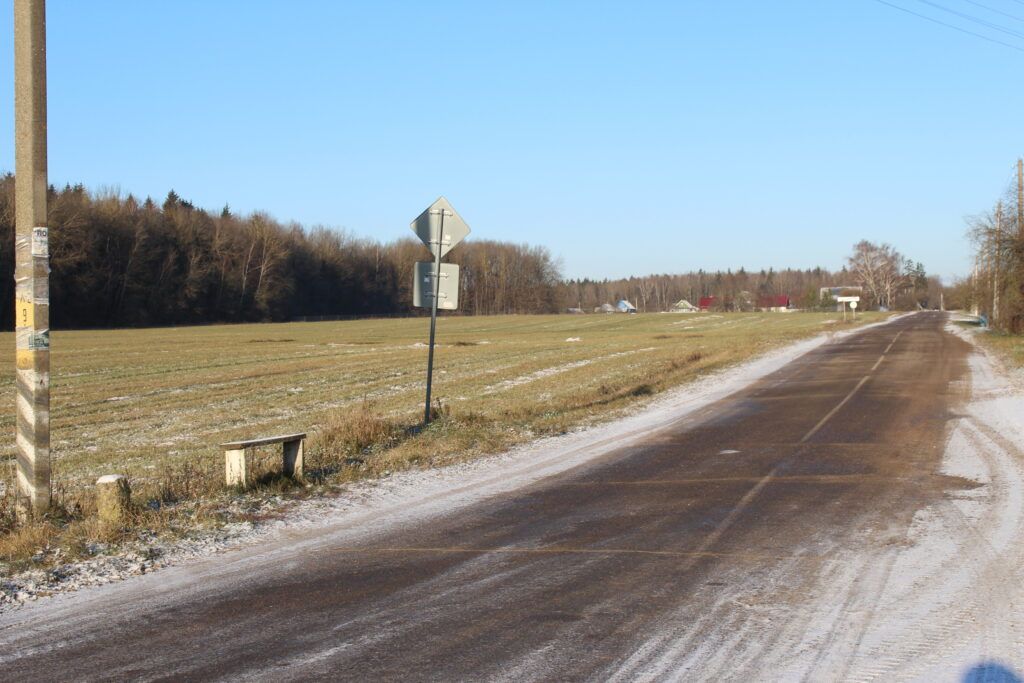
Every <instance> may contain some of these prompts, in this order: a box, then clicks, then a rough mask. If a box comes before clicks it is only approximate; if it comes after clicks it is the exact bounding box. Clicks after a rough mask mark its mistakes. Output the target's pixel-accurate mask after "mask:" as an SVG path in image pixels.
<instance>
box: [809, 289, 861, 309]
mask: <svg viewBox="0 0 1024 683" xmlns="http://www.w3.org/2000/svg"><path fill="white" fill-rule="evenodd" d="M841 296H860V297H863V296H864V288H863V287H856V286H850V285H844V286H841V287H822V288H821V289H819V290H818V301H824V300H825V299H832V300H835V299H836V298H838V297H841ZM842 310H843V304H841V303H839V302H836V312H839V311H842Z"/></svg>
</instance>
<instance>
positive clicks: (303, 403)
mask: <svg viewBox="0 0 1024 683" xmlns="http://www.w3.org/2000/svg"><path fill="white" fill-rule="evenodd" d="M880 315H884V314H867V315H862V316H861V319H860V322H870V321H873V320H878V319H880ZM840 320H841V317H840V316H837V315H836V314H834V313H833V314H819V313H791V314H778V313H775V314H772V313H751V314H713V313H703V314H689V315H680V314H639V315H633V316H627V315H618V314H617V315H582V316H571V315H557V316H498V317H446V318H441V319H440V320H439V322H438V342H439V346H438V348H437V351H436V355H435V384H434V396H435V397H436V398H438V399H440V401H441V412H440V419H439V420H438V423H437V424H436V425H434V426H432V427H431V429H429V430H426V431H425V432H422V433H420V432H418V431H417V430H416V425H417V424H418V422H419V421H420V420H421V418H422V410H423V392H424V378H425V368H426V359H427V349H426V339H427V333H428V326H429V321H428V320H427V319H425V318H418V319H394V320H364V321H347V322H323V323H289V324H253V325H222V326H210V327H191V328H165V329H144V330H117V331H68V332H60V331H58V332H55V333H54V334H53V338H52V345H53V346H52V368H53V369H52V402H51V415H52V417H51V420H52V422H51V427H52V451H53V472H54V481H55V484H56V487H57V492H58V494H59V498H60V499H61V500H62V501H64V504H65V507H66V508H74V509H75V510H85V512H76V513H75V514H78V515H88V509H89V505H88V502H87V501H88V496H89V491H90V490H91V486H92V484H93V482H94V481H95V479H96V478H97V477H98V476H99V475H102V474H108V473H123V474H127V475H128V476H129V477H130V479H131V481H132V486H133V489H135V490H136V492H137V493H138V496H137V498H138V499H139V504H140V506H142V507H141V510H142V512H141V513H140V514H142V518H140V523H141V524H145V523H146V520H145V519H144V517H145V514H148V512H147V511H148V510H150V509H153V508H155V507H158V506H157V505H154V504H153V501H154V500H155V501H157V502H160V501H162V502H163V503H167V504H172V503H175V502H176V501H181V500H184V499H187V498H190V497H192V498H195V497H202V496H204V495H207V494H209V493H210V492H215V491H217V489H218V488H219V487H222V483H223V455H222V452H221V450H220V449H219V448H218V444H219V443H221V442H223V441H228V440H232V439H239V438H248V437H256V436H267V435H272V434H278V433H286V432H296V431H307V432H310V433H311V434H312V436H311V440H310V442H309V444H308V449H307V470H308V472H309V473H310V477H309V479H310V480H311V481H312V482H313V483H314V484H317V483H320V484H323V483H328V484H332V483H337V482H343V481H345V480H346V479H351V478H354V477H362V476H374V475H375V474H379V473H381V472H384V471H387V470H394V469H401V468H404V467H409V466H428V465H432V464H438V463H444V462H451V461H453V460H457V459H462V458H466V457H472V456H473V455H475V454H478V453H481V452H493V451H495V450H501V449H502V448H506V447H508V446H511V445H513V444H515V443H519V442H522V441H523V440H526V439H529V438H533V437H535V436H538V435H543V434H552V433H559V432H562V431H566V430H568V429H571V428H573V427H575V426H579V425H581V424H586V423H588V422H593V421H598V420H604V419H608V417H609V416H611V415H613V414H614V413H615V412H616V411H617V410H621V409H623V408H625V407H627V406H629V405H631V404H634V403H636V402H637V401H638V400H643V399H644V397H646V396H649V395H651V394H654V393H657V392H659V391H662V390H664V389H666V388H668V387H670V386H673V385H677V384H680V383H682V382H685V381H686V380H688V379H692V378H694V377H696V376H698V375H700V374H701V373H704V372H707V371H709V370H712V369H716V368H720V367H723V366H726V365H729V364H733V363H736V362H739V361H742V360H746V359H748V358H750V357H752V356H754V355H756V354H759V353H761V352H764V351H767V350H769V349H772V348H775V347H778V346H781V345H784V344H786V343H788V342H792V341H794V340H797V339H800V338H804V337H808V336H812V335H814V334H817V333H819V332H822V331H824V330H835V329H839V328H842V327H845V326H849V325H852V323H850V324H849V325H847V324H844V323H842V322H841V321H840ZM0 347H2V348H4V349H7V351H6V352H5V353H7V354H8V359H7V360H8V367H13V347H14V340H13V337H12V335H11V334H4V335H0ZM12 375H13V373H10V374H9V375H8V376H7V377H6V378H5V382H6V389H7V394H8V396H11V397H12V400H11V403H12V408H11V410H10V411H6V412H3V413H0V415H2V421H3V427H4V429H6V430H7V432H8V433H9V434H11V438H10V439H8V440H6V442H5V444H4V452H3V455H4V456H7V459H8V462H9V463H10V462H11V458H13V455H14V452H13V431H14V421H13V412H14V411H13V395H14V387H13V376H12ZM9 469H12V467H11V466H10V465H9ZM147 500H148V501H149V502H148V503H147ZM68 501H74V505H70V504H68ZM82 501H86V502H85V504H84V505H83V503H82ZM165 507H166V506H165ZM190 514H191V513H190ZM71 516H72V517H74V514H73V515H71ZM3 553H4V551H3V549H2V548H0V555H3Z"/></svg>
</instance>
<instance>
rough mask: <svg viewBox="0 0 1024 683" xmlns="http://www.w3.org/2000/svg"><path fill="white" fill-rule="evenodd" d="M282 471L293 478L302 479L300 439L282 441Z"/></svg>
mask: <svg viewBox="0 0 1024 683" xmlns="http://www.w3.org/2000/svg"><path fill="white" fill-rule="evenodd" d="M283 450H284V452H283V455H284V473H285V475H287V476H289V477H292V478H293V479H302V451H303V448H302V439H299V440H298V441H285V442H284V448H283Z"/></svg>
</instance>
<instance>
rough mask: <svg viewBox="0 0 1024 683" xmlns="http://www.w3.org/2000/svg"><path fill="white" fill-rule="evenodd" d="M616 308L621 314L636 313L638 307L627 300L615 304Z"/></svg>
mask: <svg viewBox="0 0 1024 683" xmlns="http://www.w3.org/2000/svg"><path fill="white" fill-rule="evenodd" d="M615 307H616V308H617V309H619V313H636V306H634V305H633V304H631V303H629V302H628V301H626V300H625V299H622V300H621V301H619V303H617V304H615Z"/></svg>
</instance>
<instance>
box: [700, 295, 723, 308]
mask: <svg viewBox="0 0 1024 683" xmlns="http://www.w3.org/2000/svg"><path fill="white" fill-rule="evenodd" d="M698 306H699V307H700V310H702V311H710V310H711V309H712V308H717V307H718V297H717V296H702V297H701V298H700V302H699V303H698Z"/></svg>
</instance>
